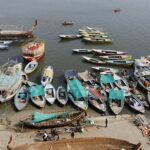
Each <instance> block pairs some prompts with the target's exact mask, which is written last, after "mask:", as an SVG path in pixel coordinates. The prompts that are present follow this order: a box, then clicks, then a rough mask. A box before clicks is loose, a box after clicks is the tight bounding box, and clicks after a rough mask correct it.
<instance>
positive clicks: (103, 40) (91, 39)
mask: <svg viewBox="0 0 150 150" xmlns="http://www.w3.org/2000/svg"><path fill="white" fill-rule="evenodd" d="M83 40H85V41H87V42H93V43H111V42H112V40H111V39H109V38H101V37H97V38H95V37H84V38H83Z"/></svg>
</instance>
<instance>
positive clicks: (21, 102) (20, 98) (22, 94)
mask: <svg viewBox="0 0 150 150" xmlns="http://www.w3.org/2000/svg"><path fill="white" fill-rule="evenodd" d="M28 102H29V93H28V89H27V86H26V85H23V86H22V87H21V88H20V89H19V90H18V92H17V93H16V95H15V97H14V105H15V108H16V109H17V110H18V111H20V110H23V109H24V108H25V107H26V106H27V104H28Z"/></svg>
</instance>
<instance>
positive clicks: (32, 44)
mask: <svg viewBox="0 0 150 150" xmlns="http://www.w3.org/2000/svg"><path fill="white" fill-rule="evenodd" d="M22 53H23V58H24V59H26V60H28V61H32V60H36V61H38V60H39V59H41V58H42V56H43V55H44V54H45V42H44V41H43V40H41V39H34V40H31V41H27V42H25V43H24V44H23V46H22Z"/></svg>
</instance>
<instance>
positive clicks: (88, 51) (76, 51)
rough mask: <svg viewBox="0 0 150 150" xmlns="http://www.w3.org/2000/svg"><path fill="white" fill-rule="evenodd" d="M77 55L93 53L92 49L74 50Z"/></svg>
mask: <svg viewBox="0 0 150 150" xmlns="http://www.w3.org/2000/svg"><path fill="white" fill-rule="evenodd" d="M72 52H75V53H92V49H72Z"/></svg>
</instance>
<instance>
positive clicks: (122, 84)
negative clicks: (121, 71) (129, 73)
mask: <svg viewBox="0 0 150 150" xmlns="http://www.w3.org/2000/svg"><path fill="white" fill-rule="evenodd" d="M114 79H115V85H116V86H117V87H118V88H120V89H122V90H123V92H124V96H130V95H132V94H131V92H130V88H129V84H128V82H127V80H126V79H125V78H123V77H120V76H119V75H117V74H115V73H114Z"/></svg>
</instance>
